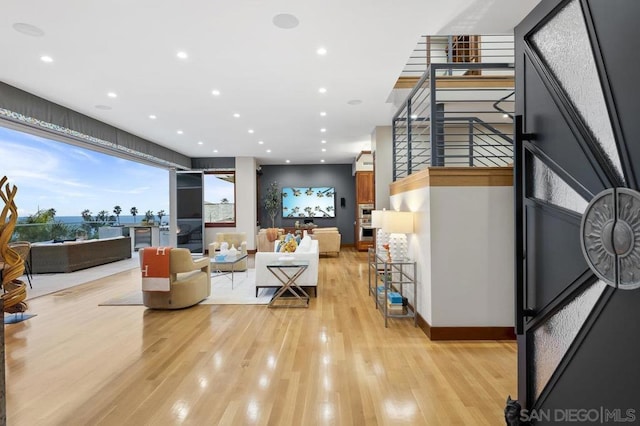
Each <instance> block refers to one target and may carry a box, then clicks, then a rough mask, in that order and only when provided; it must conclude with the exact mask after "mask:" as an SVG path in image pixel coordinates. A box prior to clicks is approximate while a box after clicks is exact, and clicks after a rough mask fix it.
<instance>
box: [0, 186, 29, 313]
mask: <svg viewBox="0 0 640 426" xmlns="http://www.w3.org/2000/svg"><path fill="white" fill-rule="evenodd" d="M7 180H8V179H7V177H6V176H4V177H3V178H2V179H0V198H2V201H3V202H4V207H3V208H2V212H0V262H4V268H3V269H2V283H1V284H2V289H3V293H2V300H3V302H4V312H7V313H17V312H24V311H25V310H26V309H27V304H26V302H25V301H24V300H25V299H26V298H27V285H26V284H25V282H24V281H22V280H19V279H18V278H19V277H21V276H22V275H23V274H24V260H23V259H22V258H21V257H20V255H18V253H16V252H15V251H14V250H13V249H11V248H10V247H9V240H10V239H11V235H13V230H14V228H15V226H16V222H17V221H18V208H17V207H16V203H15V201H14V199H15V196H16V193H17V192H18V188H17V187H16V186H15V185H14V186H13V188H11V186H10V185H9V183H7Z"/></svg>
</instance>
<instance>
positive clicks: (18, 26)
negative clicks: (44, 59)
mask: <svg viewBox="0 0 640 426" xmlns="http://www.w3.org/2000/svg"><path fill="white" fill-rule="evenodd" d="M12 27H13V29H14V30H16V31H17V32H19V33H22V34H24V35H28V36H31V37H42V36H43V35H44V31H42V30H41V29H40V28H38V27H36V26H35V25H31V24H25V23H24V22H16V23H15V24H13V25H12Z"/></svg>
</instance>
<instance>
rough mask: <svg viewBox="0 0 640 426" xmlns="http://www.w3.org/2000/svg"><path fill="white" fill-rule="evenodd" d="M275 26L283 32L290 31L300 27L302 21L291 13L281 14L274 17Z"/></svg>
mask: <svg viewBox="0 0 640 426" xmlns="http://www.w3.org/2000/svg"><path fill="white" fill-rule="evenodd" d="M272 21H273V25H275V26H276V27H278V28H282V29H283V30H290V29H291V28H295V27H297V26H298V24H299V23H300V21H298V18H296V17H295V16H293V15H291V14H289V13H280V14H278V15H276V16H274V17H273V20H272Z"/></svg>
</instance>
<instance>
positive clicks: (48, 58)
mask: <svg viewBox="0 0 640 426" xmlns="http://www.w3.org/2000/svg"><path fill="white" fill-rule="evenodd" d="M40 60H41V61H42V62H46V63H48V64H50V63H51V62H53V58H52V57H51V56H47V55H44V56H40Z"/></svg>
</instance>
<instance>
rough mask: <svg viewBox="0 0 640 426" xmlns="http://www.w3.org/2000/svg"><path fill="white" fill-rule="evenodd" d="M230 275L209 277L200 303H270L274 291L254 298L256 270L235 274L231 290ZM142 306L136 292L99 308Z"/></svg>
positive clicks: (107, 302)
mask: <svg viewBox="0 0 640 426" xmlns="http://www.w3.org/2000/svg"><path fill="white" fill-rule="evenodd" d="M231 284H232V283H231V275H229V274H225V275H215V274H214V275H213V276H212V277H211V296H209V297H208V298H206V299H205V300H203V301H202V302H200V303H201V304H203V305H266V304H268V303H269V301H271V298H272V297H273V294H274V293H275V291H276V289H274V288H264V289H261V290H260V291H259V292H258V297H256V270H255V269H249V270H248V271H247V272H235V273H234V277H233V288H232V285H231ZM135 305H142V292H141V291H140V290H136V291H133V292H130V293H127V294H125V295H123V296H119V297H115V298H113V299H109V300H107V301H106V302H103V303H100V304H99V306H135Z"/></svg>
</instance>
